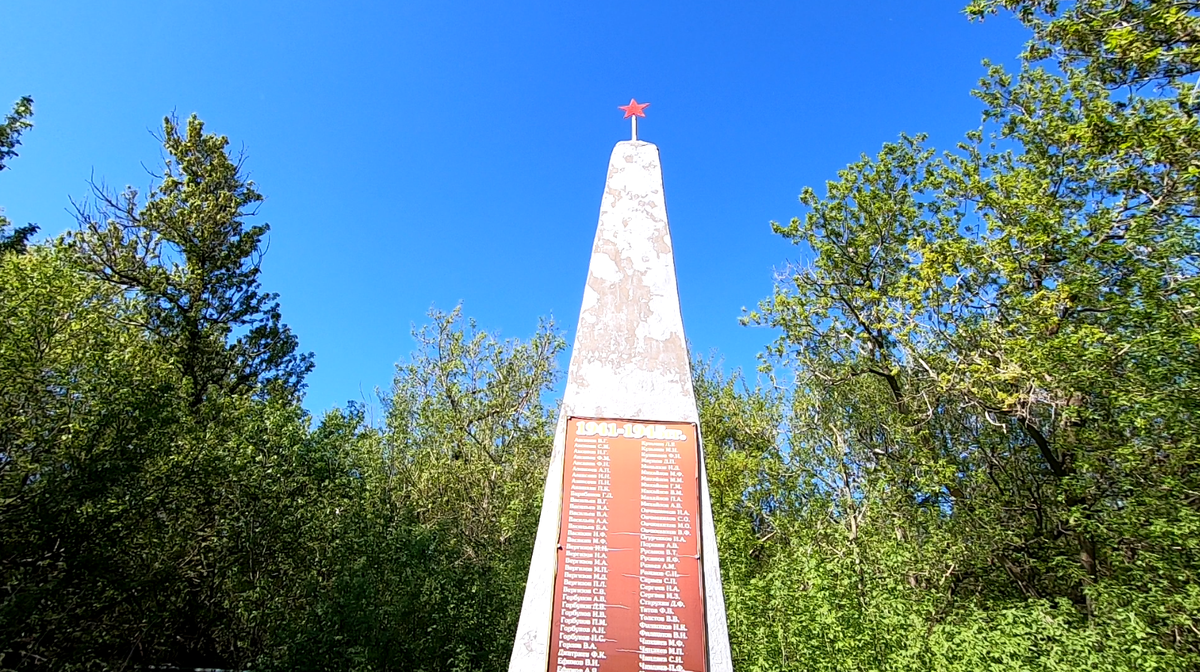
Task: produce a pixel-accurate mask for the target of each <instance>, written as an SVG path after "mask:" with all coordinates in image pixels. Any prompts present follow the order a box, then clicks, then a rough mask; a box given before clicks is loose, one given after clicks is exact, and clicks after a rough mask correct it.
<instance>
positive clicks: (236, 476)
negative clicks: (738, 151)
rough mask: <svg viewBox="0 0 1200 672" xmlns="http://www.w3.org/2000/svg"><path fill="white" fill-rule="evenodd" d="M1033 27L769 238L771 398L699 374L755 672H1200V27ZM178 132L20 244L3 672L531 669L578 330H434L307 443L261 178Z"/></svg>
mask: <svg viewBox="0 0 1200 672" xmlns="http://www.w3.org/2000/svg"><path fill="white" fill-rule="evenodd" d="M1000 11H1005V12H1008V11H1011V12H1012V13H1014V14H1015V15H1016V16H1017V17H1018V19H1019V20H1021V21H1023V22H1024V23H1025V24H1026V25H1027V26H1028V27H1029V28H1030V30H1031V31H1032V40H1031V42H1030V43H1029V47H1028V49H1027V50H1026V52H1025V54H1024V56H1023V59H1022V63H1021V67H1020V69H1019V70H1018V71H1016V72H1009V71H1007V70H1005V69H1003V68H999V67H994V66H989V67H988V69H987V72H986V75H985V76H984V78H983V80H982V81H981V82H980V85H979V87H978V88H977V90H976V92H975V93H976V95H977V97H978V98H979V100H980V102H981V104H982V108H983V114H982V122H981V125H980V127H979V128H978V129H977V130H975V131H972V132H970V133H968V134H967V135H966V136H965V137H964V138H963V140H962V142H961V143H959V144H958V145H957V146H956V147H954V148H952V149H951V150H950V151H947V152H938V151H936V150H935V149H934V148H931V147H929V146H928V143H927V141H926V138H925V137H923V136H921V135H902V136H901V137H900V139H899V140H898V141H897V142H893V143H889V144H887V145H885V146H884V147H883V149H882V150H881V151H880V152H879V153H878V154H877V155H875V156H865V155H864V156H862V157H861V158H860V159H859V160H857V161H855V162H853V163H851V164H850V165H849V166H847V167H846V169H844V170H843V171H840V172H839V174H838V175H837V176H836V179H834V180H831V181H830V182H828V183H827V184H826V185H825V188H824V190H823V191H822V192H820V193H819V192H818V191H817V190H814V189H806V190H805V191H804V192H803V194H802V195H801V201H802V203H803V205H804V208H805V210H806V212H805V213H804V215H803V216H802V217H797V218H796V219H794V220H792V221H791V222H790V223H787V224H782V225H780V224H776V225H775V231H776V232H777V233H778V234H779V235H781V236H783V237H784V238H785V239H787V240H789V241H792V242H794V243H796V244H797V245H799V246H801V247H802V248H803V250H804V251H805V254H806V256H807V258H808V262H807V263H805V264H804V265H800V266H796V267H794V268H791V269H789V271H788V273H787V274H785V275H783V276H781V277H780V279H779V282H778V285H777V287H776V291H775V292H774V294H773V295H772V296H771V297H769V298H768V299H767V300H765V301H763V302H762V304H761V305H760V306H759V308H758V310H756V311H754V312H753V313H750V314H749V315H747V321H749V322H752V323H758V324H765V325H770V326H772V327H774V328H775V329H776V330H777V333H778V339H777V340H775V341H774V342H773V343H772V344H771V345H769V346H768V348H767V351H766V352H765V353H764V355H765V357H764V359H765V361H764V372H763V373H764V376H763V378H762V381H761V383H760V384H755V385H751V384H748V383H746V382H745V381H744V380H742V379H741V378H740V377H739V376H738V375H726V374H725V373H723V372H722V371H721V370H720V367H719V366H717V365H716V364H713V363H711V362H708V363H706V362H697V364H696V366H695V367H694V372H693V373H694V382H695V390H696V395H697V403H698V406H699V409H698V410H699V412H700V418H701V425H702V427H701V430H702V435H703V437H704V440H705V451H706V455H707V465H706V469H707V474H708V478H709V484H710V489H711V496H712V504H713V514H714V519H715V522H716V525H717V535H718V544H719V547H720V549H721V554H722V555H721V566H722V574H723V582H724V589H725V595H726V602H727V608H728V616H729V626H730V634H731V640H732V641H731V644H732V648H733V653H734V658H735V664H736V666H737V669H739V670H746V671H758V670H762V671H766V670H772V671H774V670H806V671H807V670H818V671H819V670H830V671H831V672H832V671H833V670H839V671H840V670H877V671H884V670H914V671H915V670H921V671H922V672H925V671H928V670H963V669H972V670H975V669H995V670H1000V669H1003V670H1030V671H1033V670H1038V671H1047V672H1048V671H1051V670H1054V671H1058V670H1084V669H1086V670H1112V671H1114V672H1117V671H1122V672H1123V671H1130V670H1179V671H1181V672H1182V671H1184V670H1192V669H1197V668H1200V588H1197V586H1200V541H1197V540H1198V539H1200V442H1198V441H1200V440H1198V439H1197V437H1198V436H1200V431H1198V430H1200V427H1198V426H1197V425H1198V423H1197V420H1196V418H1197V417H1198V412H1200V408H1198V407H1197V404H1200V402H1198V401H1197V400H1198V399H1200V394H1197V392H1198V390H1200V327H1198V325H1197V322H1196V315H1197V313H1198V311H1200V296H1198V284H1197V283H1198V280H1197V278H1198V275H1200V273H1198V271H1200V268H1198V266H1200V231H1198V230H1197V221H1198V220H1197V215H1198V213H1197V210H1196V207H1197V204H1196V199H1197V194H1200V124H1198V123H1197V121H1198V120H1197V114H1200V107H1197V106H1198V105H1200V101H1198V100H1197V85H1196V83H1195V82H1194V81H1192V77H1194V76H1196V75H1198V74H1200V56H1198V53H1200V52H1197V47H1196V41H1197V39H1198V38H1197V37H1196V35H1197V27H1198V26H1200V8H1198V7H1197V6H1196V5H1194V4H1193V3H1187V2H1181V1H1179V0H1129V1H1122V2H1117V1H1116V0H1077V1H1075V2H1069V3H1059V2H1054V1H1053V0H977V1H976V2H974V3H972V5H971V6H970V7H969V8H968V14H969V15H971V16H972V17H974V18H976V19H981V18H985V17H988V16H990V15H991V14H993V13H996V12H1000ZM31 113H32V108H31V103H30V101H29V100H28V99H22V100H21V101H19V102H18V104H17V106H16V107H15V109H14V111H13V114H12V115H10V116H9V117H8V119H7V120H6V122H5V124H4V125H3V127H2V129H0V168H3V167H4V161H7V160H8V159H10V158H12V157H13V156H15V148H16V147H17V146H18V143H19V139H20V134H21V133H22V132H23V131H24V130H26V129H28V128H29V117H30V115H31ZM161 139H162V141H163V146H164V150H165V153H164V164H163V167H162V170H161V175H159V176H158V177H157V178H156V180H157V182H156V184H155V186H153V187H152V188H151V190H150V191H149V193H148V194H146V195H145V196H143V195H141V194H139V193H138V192H137V191H136V190H133V189H130V188H127V189H125V190H123V191H120V192H113V191H111V190H108V189H106V188H104V187H103V185H95V188H94V190H93V194H92V197H91V199H90V200H89V201H88V202H86V203H83V204H81V205H80V206H79V207H78V208H77V210H78V214H79V223H80V228H79V230H78V231H77V232H75V233H74V234H72V235H70V236H67V237H65V238H63V239H60V240H54V241H47V242H43V243H38V244H26V243H27V238H28V237H29V235H30V234H31V233H32V229H29V230H28V233H23V231H25V229H18V230H16V231H14V232H13V233H11V234H7V233H6V234H4V235H5V236H6V237H5V238H4V239H3V243H2V244H3V246H4V250H5V251H6V252H9V251H18V252H23V253H19V254H9V253H5V254H0V567H2V568H3V571H2V572H0V669H6V670H7V669H14V670H18V669H19V670H24V669H63V670H75V669H80V670H82V669H146V668H149V667H155V668H170V667H177V668H197V667H200V668H221V669H261V670H271V669H279V670H296V669H299V670H309V669H311V670H347V671H350V670H355V671H357V670H406V671H407V670H428V671H441V670H502V669H504V668H505V666H506V662H507V660H508V655H509V651H510V650H511V646H512V637H513V633H514V631H515V627H516V620H517V617H518V611H519V607H520V603H521V596H522V593H523V590H524V580H525V578H526V572H527V569H528V563H529V558H530V553H531V551H532V545H533V541H534V536H535V534H536V525H537V520H538V515H539V511H538V507H539V505H540V495H541V488H542V484H543V479H544V476H545V473H546V468H547V463H548V459H549V454H550V450H551V445H552V435H553V429H554V420H555V408H554V404H553V403H551V402H549V401H548V395H549V394H550V393H551V391H552V390H553V389H554V386H555V384H556V382H557V381H558V380H559V375H558V370H557V361H558V358H559V356H560V355H561V354H562V350H563V346H564V342H563V340H562V338H561V336H560V335H559V334H558V333H557V332H556V329H555V326H554V325H553V323H552V322H548V321H547V322H543V323H542V324H540V325H539V326H538V328H537V329H536V330H535V332H534V334H533V336H532V337H531V338H529V339H527V340H511V339H510V340H504V339H501V338H500V337H499V336H497V335H495V334H492V333H489V332H487V331H485V330H483V329H480V328H479V327H478V326H477V325H476V324H475V323H474V322H473V321H471V320H469V319H467V318H465V317H463V315H462V311H461V309H459V308H456V309H454V310H452V311H450V312H439V311H433V312H431V313H430V315H429V321H428V323H427V324H426V325H423V326H420V327H417V328H415V329H414V332H413V337H414V339H415V342H416V350H415V351H414V352H413V353H412V354H411V356H410V357H408V358H407V359H405V360H404V361H402V362H401V363H400V364H399V365H398V367H397V369H396V375H395V378H394V381H393V385H392V387H391V389H390V390H389V392H388V393H387V394H386V395H385V396H384V397H383V398H382V399H381V401H380V408H378V409H375V408H371V407H367V406H364V405H360V404H353V403H352V404H349V405H348V406H347V408H345V409H335V410H333V411H331V412H329V413H326V414H325V415H324V416H323V417H321V418H320V419H314V418H313V417H311V416H310V415H309V414H308V413H306V412H305V411H304V409H303V408H302V406H301V394H302V392H303V380H304V376H305V374H307V373H308V371H309V370H310V369H311V367H312V360H311V356H310V355H307V354H303V353H301V352H300V350H299V345H298V342H297V338H296V336H295V335H294V334H293V333H292V332H291V330H290V329H289V328H288V327H287V326H286V325H285V324H284V323H283V321H282V316H281V313H280V308H279V303H278V298H277V297H276V296H275V295H274V294H271V293H269V292H266V291H264V290H263V289H262V288H261V287H260V284H259V263H260V261H261V255H262V252H263V247H264V245H263V243H264V236H265V235H266V233H267V227H266V225H265V224H262V225H251V224H250V223H249V222H250V218H251V217H252V216H253V215H254V214H255V208H256V207H257V205H258V204H259V203H260V202H261V200H262V196H261V195H260V193H259V192H258V190H257V187H256V186H255V185H254V184H253V183H252V182H251V181H250V180H249V179H247V177H246V172H245V170H244V167H243V161H242V159H241V158H240V157H237V156H233V155H231V153H230V152H229V146H228V141H227V139H226V138H224V137H222V136H218V135H213V134H210V133H207V132H205V130H204V125H203V124H202V123H201V122H200V121H199V119H196V118H195V117H191V118H189V119H188V120H187V121H186V123H182V124H181V123H178V122H177V121H175V120H174V119H173V118H167V119H166V120H165V121H164V126H163V134H162V138H161ZM5 225H6V226H7V222H5ZM780 381H784V382H785V383H786V384H780Z"/></svg>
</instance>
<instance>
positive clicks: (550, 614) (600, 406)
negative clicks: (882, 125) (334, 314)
mask: <svg viewBox="0 0 1200 672" xmlns="http://www.w3.org/2000/svg"><path fill="white" fill-rule="evenodd" d="M648 105H649V103H638V102H637V101H636V100H630V101H629V105H622V106H620V109H622V110H625V117H626V118H633V120H634V121H633V124H634V127H633V128H634V131H633V133H634V135H633V140H630V141H622V142H618V143H617V145H616V147H614V148H613V152H612V156H611V157H610V159H609V163H608V174H607V179H606V181H605V185H604V192H603V195H602V197H601V202H600V220H599V224H598V225H597V227H596V238H595V241H594V243H593V245H592V254H591V261H590V264H589V268H588V275H587V281H586V283H585V285H584V288H583V306H582V308H581V310H580V315H579V326H578V328H577V329H576V331H575V343H574V347H573V349H572V352H571V364H570V367H569V368H568V372H567V387H566V391H565V393H564V395H563V401H562V406H561V408H560V410H559V418H558V427H557V430H556V432H555V437H554V450H553V453H552V454H551V459H550V467H549V471H548V473H547V476H546V486H545V490H544V491H543V496H542V511H541V517H540V519H539V521H538V534H537V540H536V541H535V543H534V549H533V558H532V561H531V563H530V567H529V579H528V581H527V583H526V587H525V598H524V601H523V603H522V607H521V617H520V621H519V624H518V626H517V633H516V639H515V641H514V643H513V652H512V657H511V659H510V662H509V672H547V671H549V672H633V671H639V670H645V671H649V670H668V671H671V672H732V670H733V663H732V659H731V656H730V650H729V636H728V631H727V626H726V620H725V601H724V594H723V591H722V589H721V572H720V567H719V563H718V559H717V545H716V534H715V530H714V527H713V517H712V508H711V505H710V501H709V492H708V478H707V475H706V473H705V469H704V451H703V446H702V443H701V441H700V427H699V424H700V418H699V414H698V412H697V410H696V400H695V396H694V392H693V387H692V376H691V368H690V362H689V358H688V352H687V342H686V340H685V338H684V333H683V318H682V315H681V313H680V309H679V293H678V289H677V287H676V279H675V260H674V255H673V251H672V247H671V234H670V231H669V229H668V228H667V210H666V202H665V200H664V195H663V181H662V170H661V166H660V163H659V152H658V147H656V146H655V145H653V144H650V143H648V142H639V141H637V117H639V116H645V113H644V111H643V110H644V109H645V108H646V107H647V106H648Z"/></svg>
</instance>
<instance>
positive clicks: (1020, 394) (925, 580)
mask: <svg viewBox="0 0 1200 672" xmlns="http://www.w3.org/2000/svg"><path fill="white" fill-rule="evenodd" d="M1000 4H1004V5H1006V6H1008V7H1010V8H1012V9H1015V10H1016V11H1017V12H1018V14H1019V16H1021V18H1022V19H1023V20H1025V21H1026V22H1027V23H1029V24H1030V25H1031V27H1032V28H1034V31H1035V37H1034V40H1033V42H1032V43H1031V46H1030V49H1029V51H1028V53H1027V55H1026V59H1025V63H1024V65H1023V67H1022V69H1021V71H1020V72H1018V73H1015V74H1013V73H1009V72H1006V71H1005V70H1003V69H1001V68H999V67H991V68H990V69H989V72H988V75H987V77H985V78H984V80H983V81H982V82H981V84H980V87H979V89H978V90H977V91H976V94H977V96H978V97H979V99H980V100H981V101H982V102H983V104H984V114H983V121H984V123H983V125H982V127H981V128H980V130H978V131H975V132H972V133H969V134H968V135H967V137H966V138H965V139H964V141H963V142H962V143H960V144H959V145H958V147H957V148H956V149H955V150H954V151H952V152H946V153H942V154H938V153H936V152H935V151H934V150H932V149H930V148H928V147H926V145H925V142H924V138H923V137H921V136H914V137H909V136H903V137H902V138H901V139H900V141H898V142H896V143H890V144H888V145H886V146H885V147H884V148H883V150H882V151H881V152H880V153H879V154H878V155H877V156H875V157H863V158H862V159H861V160H860V161H857V162H855V163H853V164H851V165H850V166H848V167H847V168H846V169H845V170H843V171H841V172H840V173H839V174H838V179H836V180H834V181H831V182H829V183H828V184H827V186H826V190H825V194H824V196H819V195H818V194H817V193H816V192H815V191H814V190H812V189H806V190H805V192H804V193H803V194H802V196H801V201H802V202H803V203H804V204H805V205H806V206H807V208H808V213H807V214H806V215H805V216H804V217H803V218H796V219H793V220H792V221H791V222H790V223H789V224H787V225H776V226H775V230H776V231H777V232H778V233H779V234H780V235H782V236H784V237H785V238H787V239H789V240H791V241H793V242H795V243H797V244H802V245H805V246H807V247H808V248H809V249H811V251H812V253H813V257H812V258H813V261H812V263H811V264H810V265H808V266H806V267H800V268H795V269H793V270H792V271H791V272H790V276H789V277H788V278H787V279H786V281H785V282H783V283H781V284H780V285H779V286H778V288H777V291H776V293H775V295H774V296H773V297H772V298H770V299H768V300H767V301H765V302H764V303H763V304H762V305H761V307H760V310H759V311H757V312H755V313H752V314H751V315H750V316H749V319H750V320H751V321H755V322H759V323H764V324H769V325H772V326H775V327H777V328H779V329H780V330H781V333H782V335H781V337H780V338H779V340H778V341H777V342H776V343H775V344H774V345H773V346H772V347H771V348H770V355H771V356H772V359H773V361H774V362H775V363H776V364H777V365H780V366H788V367H794V369H795V370H796V372H797V384H798V386H799V389H798V391H797V394H796V398H795V416H794V417H793V418H792V420H791V425H790V430H791V434H790V436H789V437H788V439H789V441H790V445H791V446H792V452H791V455H790V456H791V457H792V458H793V459H796V458H800V460H799V464H800V465H801V467H800V468H801V469H802V470H805V471H807V472H808V473H809V474H810V478H811V479H814V481H815V483H816V485H815V486H813V485H812V484H808V485H807V486H805V487H815V493H817V494H814V495H812V497H814V498H816V499H815V500H813V501H820V498H821V497H824V498H828V499H829V504H828V506H829V507H830V509H829V511H830V513H829V515H828V517H827V519H828V520H830V521H832V523H833V525H834V528H833V529H834V530H835V531H836V533H837V534H839V535H843V538H842V539H841V540H821V539H812V537H811V536H810V535H811V532H807V531H806V532H803V533H800V534H801V537H802V538H804V537H807V538H808V539H809V540H808V541H806V542H805V543H806V544H808V545H809V548H810V549H811V548H820V549H826V550H825V552H826V553H828V554H831V555H832V556H833V557H836V558H838V559H845V558H846V557H850V556H848V555H847V553H849V552H851V551H853V554H852V555H853V559H854V562H855V563H856V564H855V566H854V571H855V572H856V573H857V576H858V578H857V581H858V582H859V583H858V586H857V587H855V591H853V592H857V593H858V602H859V603H860V604H863V605H867V604H871V600H875V599H884V600H887V604H878V605H872V606H871V607H870V608H869V609H865V610H864V611H863V613H862V615H861V616H860V617H858V618H857V619H856V622H857V623H858V624H859V625H860V626H863V625H866V624H868V623H870V622H871V621H873V620H877V619H881V618H883V619H886V618H893V619H899V620H898V621H897V622H894V623H888V624H884V625H883V626H882V627H879V628H876V629H872V630H870V631H869V632H868V633H867V634H868V636H867V637H866V638H864V640H863V641H864V642H873V643H874V645H873V648H874V650H872V647H871V646H866V644H864V645H863V647H858V646H857V645H856V646H854V647H853V654H852V656H851V658H852V660H856V661H858V662H857V663H856V665H858V666H861V667H863V668H872V669H881V668H887V669H908V668H909V667H916V666H921V667H924V668H925V669H928V667H929V666H936V665H943V666H946V667H949V668H954V669H957V668H959V667H965V666H967V665H971V666H978V665H984V666H989V667H992V666H1000V665H1004V666H1007V667H1016V668H1019V669H1023V668H1026V667H1027V668H1029V669H1056V668H1058V667H1069V668H1071V669H1076V668H1078V669H1083V668H1097V667H1098V668H1102V669H1151V668H1153V669H1190V668H1192V667H1194V666H1195V665H1196V664H1197V662H1198V661H1200V629H1198V626H1200V602H1198V601H1197V598H1198V597H1200V593H1198V592H1197V591H1196V588H1195V586H1196V585H1197V579H1200V576H1198V573H1200V555H1198V553H1197V551H1198V550H1200V547H1198V546H1197V544H1196V542H1195V539H1196V532H1197V531H1198V530H1200V506H1198V504H1200V499H1198V498H1197V497H1196V493H1197V492H1200V481H1197V474H1198V473H1200V472H1198V471H1197V469H1196V467H1197V461H1198V460H1200V445H1198V444H1197V440H1196V437H1197V436H1198V433H1197V422H1196V417H1197V414H1196V413H1197V410H1198V409H1197V406H1196V395H1195V390H1196V389H1197V385H1198V383H1200V351H1198V350H1197V346H1198V345H1200V341H1198V340H1197V338H1196V334H1197V333H1198V332H1197V329H1196V321H1195V314H1196V310H1197V308H1198V307H1200V301H1198V300H1200V296H1198V295H1197V287H1198V285H1197V262H1198V261H1200V235H1198V234H1200V231H1198V230H1197V212H1196V193H1197V187H1198V186H1200V184H1197V182H1196V179H1197V175H1200V170H1198V168H1200V165H1198V163H1197V161H1198V160H1200V154H1198V153H1197V149H1198V148H1200V128H1198V127H1197V119H1196V116H1195V112H1196V110H1195V108H1194V104H1193V103H1194V101H1193V100H1192V97H1191V92H1192V90H1193V87H1192V86H1191V85H1188V84H1186V83H1183V82H1181V81H1180V78H1181V77H1183V76H1185V75H1186V74H1190V73H1191V72H1192V71H1193V68H1192V66H1191V65H1190V63H1191V59H1192V58H1193V56H1192V55H1191V54H1193V51H1192V47H1191V46H1190V44H1191V42H1190V40H1191V37H1190V32H1189V30H1190V29H1189V28H1188V26H1190V25H1193V24H1194V22H1195V21H1196V20H1197V19H1196V17H1195V15H1194V14H1195V13H1194V11H1193V9H1192V8H1191V7H1190V6H1187V5H1186V3H1156V2H1149V3H1137V2H1121V3H1110V2H1099V1H1097V2H1079V3H1072V4H1071V5H1070V6H1069V8H1067V9H1065V10H1062V12H1061V13H1058V14H1056V12H1058V11H1059V9H1058V7H1057V5H1056V4H1055V3H1035V2H1027V3H1026V2H1012V3H977V4H976V5H975V6H973V7H972V9H971V11H972V12H975V13H978V14H982V13H985V12H986V11H989V10H991V9H995V8H996V7H997V6H998V5H1000ZM1150 42H1154V43H1155V44H1157V45H1158V46H1157V47H1155V48H1154V49H1150V48H1149V47H1146V45H1147V44H1149V43H1150ZM1151 52H1153V53H1151ZM1046 58H1051V59H1054V61H1053V63H1054V66H1055V69H1054V70H1048V69H1045V68H1043V67H1042V66H1041V65H1039V64H1038V63H1037V60H1038V59H1046ZM1148 83H1154V84H1156V86H1155V87H1153V88H1150V89H1147V88H1146V85H1147V84H1148ZM809 515H812V512H809ZM826 527H828V525H826ZM864 530H866V531H869V532H865V531H864ZM868 546H873V547H875V549H876V550H875V552H876V555H875V556H874V557H871V558H869V559H868V560H862V559H861V556H860V553H863V552H867V551H866V549H867V547H868ZM826 559H827V557H826V558H822V561H824V560H826ZM896 559H901V562H900V564H898V565H895V566H892V564H891V563H892V562H893V561H895V560H896ZM860 562H862V563H863V564H862V568H863V569H859V566H858V564H857V563H860ZM803 566H805V565H803V564H802V567H803ZM826 566H827V565H822V567H826ZM868 570H869V572H870V573H868V574H863V572H864V571H868ZM805 571H806V570H801V571H798V572H793V573H792V576H796V575H797V574H800V575H803V574H804V573H805ZM851 576H854V574H851ZM889 595H890V597H889ZM837 613H839V614H845V613H846V611H845V610H843V609H841V608H839V609H837ZM805 618H810V617H808V616H806V617H805ZM997 619H1000V620H997ZM801 621H802V619H798V620H797V621H795V622H793V627H794V628H797V629H799V628H802V627H805V626H804V625H803V624H802V622H801ZM1043 624H1044V625H1043ZM1001 626H1002V627H1001ZM796 631H798V630H796ZM915 632H923V633H925V635H924V637H922V638H921V639H914V637H915ZM889 633H896V634H893V635H889ZM904 633H908V634H907V635H905V634H904ZM803 640H804V641H810V638H807V637H805V638H803ZM879 642H888V643H887V644H885V645H884V646H882V647H880V646H879V644H878V643H879ZM1065 652H1071V653H1070V655H1069V656H1064V653H1065Z"/></svg>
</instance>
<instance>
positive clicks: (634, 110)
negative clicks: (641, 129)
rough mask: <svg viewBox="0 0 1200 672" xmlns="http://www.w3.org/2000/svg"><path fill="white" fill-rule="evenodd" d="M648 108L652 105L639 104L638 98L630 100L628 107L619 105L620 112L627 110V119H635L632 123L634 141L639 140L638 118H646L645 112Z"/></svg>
mask: <svg viewBox="0 0 1200 672" xmlns="http://www.w3.org/2000/svg"><path fill="white" fill-rule="evenodd" d="M647 107H650V103H639V102H637V99H636V98H630V99H629V104H628V105H618V106H617V109H618V110H625V118H626V119H628V118H630V117H633V122H632V123H633V139H634V140H637V118H638V117H641V118H643V119H645V118H646V112H645V111H644V110H645V109H646V108H647Z"/></svg>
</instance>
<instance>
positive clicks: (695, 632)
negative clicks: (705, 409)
mask: <svg viewBox="0 0 1200 672" xmlns="http://www.w3.org/2000/svg"><path fill="white" fill-rule="evenodd" d="M565 448H566V450H565V455H564V458H565V462H564V470H563V502H562V520H561V525H560V528H559V529H560V533H559V540H558V572H557V576H556V578H555V588H554V610H553V622H552V623H551V638H550V658H549V669H550V670H551V671H552V672H634V671H638V672H641V671H647V672H705V669H706V665H707V661H706V647H705V641H704V638H705V631H704V628H705V614H704V589H703V585H702V582H703V580H702V577H703V571H702V566H701V562H700V485H699V477H700V467H699V461H700V450H699V446H698V445H697V441H696V427H695V425H693V424H691V423H653V422H639V421H632V420H614V419H596V418H574V417H573V418H569V420H568V422H567V437H566V446H565Z"/></svg>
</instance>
